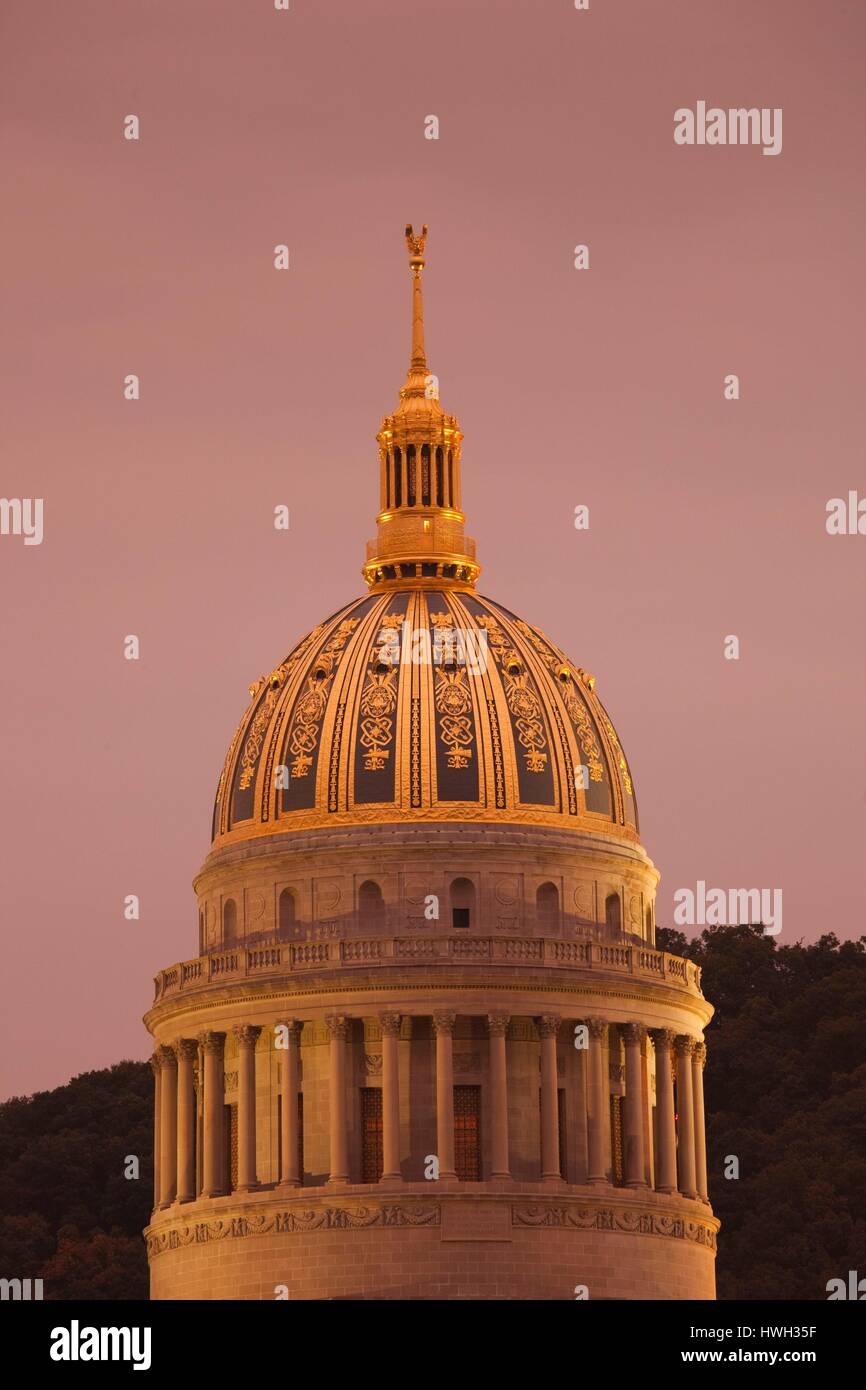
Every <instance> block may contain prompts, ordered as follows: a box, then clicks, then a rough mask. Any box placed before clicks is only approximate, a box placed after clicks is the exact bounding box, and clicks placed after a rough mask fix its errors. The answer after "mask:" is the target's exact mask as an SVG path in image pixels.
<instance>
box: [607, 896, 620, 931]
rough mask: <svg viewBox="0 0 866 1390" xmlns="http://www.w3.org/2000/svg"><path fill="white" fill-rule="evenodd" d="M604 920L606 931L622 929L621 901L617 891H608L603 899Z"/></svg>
mask: <svg viewBox="0 0 866 1390" xmlns="http://www.w3.org/2000/svg"><path fill="white" fill-rule="evenodd" d="M604 920H605V925H606V926H607V929H608V931H611V932H621V931H622V903H621V902H620V900H619V893H608V895H607V897H606V898H605V900H604Z"/></svg>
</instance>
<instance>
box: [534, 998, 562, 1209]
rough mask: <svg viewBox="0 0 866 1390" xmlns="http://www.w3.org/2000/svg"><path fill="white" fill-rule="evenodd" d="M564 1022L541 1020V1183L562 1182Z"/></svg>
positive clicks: (551, 1017) (555, 1018)
mask: <svg viewBox="0 0 866 1390" xmlns="http://www.w3.org/2000/svg"><path fill="white" fill-rule="evenodd" d="M561 1022H562V1020H561V1018H560V1017H559V1015H558V1014H544V1015H543V1016H542V1017H541V1018H540V1019H539V1020H538V1031H539V1034H540V1036H541V1181H542V1182H561V1181H562V1174H561V1173H560V1171H559V1077H558V1075H557V1066H556V1039H557V1036H558V1034H559V1025H560V1023H561Z"/></svg>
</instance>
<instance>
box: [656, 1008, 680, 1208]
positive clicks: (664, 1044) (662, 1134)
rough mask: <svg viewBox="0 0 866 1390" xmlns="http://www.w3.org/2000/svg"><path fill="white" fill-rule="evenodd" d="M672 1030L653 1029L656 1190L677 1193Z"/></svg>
mask: <svg viewBox="0 0 866 1390" xmlns="http://www.w3.org/2000/svg"><path fill="white" fill-rule="evenodd" d="M674 1036H675V1034H674V1032H673V1030H672V1029H671V1028H654V1029H653V1030H652V1040H653V1042H654V1043H655V1050H656V1113H657V1119H658V1143H659V1151H658V1161H657V1167H656V1189H657V1191H659V1192H676V1190H677V1134H676V1122H675V1120H674V1075H673V1066H672V1065H671V1046H672V1045H673V1041H674Z"/></svg>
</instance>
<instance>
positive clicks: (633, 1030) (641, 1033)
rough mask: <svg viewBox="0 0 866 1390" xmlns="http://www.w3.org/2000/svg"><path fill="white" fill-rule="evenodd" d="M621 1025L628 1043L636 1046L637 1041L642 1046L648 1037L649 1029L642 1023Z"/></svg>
mask: <svg viewBox="0 0 866 1390" xmlns="http://www.w3.org/2000/svg"><path fill="white" fill-rule="evenodd" d="M620 1027H621V1028H622V1035H623V1037H624V1038H625V1041H626V1043H629V1044H631V1045H632V1046H634V1045H635V1043H637V1044H638V1046H640V1045H641V1044H642V1043H643V1041H644V1039H645V1038H646V1035H647V1030H646V1027H645V1026H644V1024H642V1023H622V1024H620Z"/></svg>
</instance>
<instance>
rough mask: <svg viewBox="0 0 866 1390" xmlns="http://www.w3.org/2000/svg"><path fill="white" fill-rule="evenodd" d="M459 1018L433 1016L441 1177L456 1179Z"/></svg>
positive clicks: (449, 1014)
mask: <svg viewBox="0 0 866 1390" xmlns="http://www.w3.org/2000/svg"><path fill="white" fill-rule="evenodd" d="M456 1022H457V1015H456V1014H451V1013H436V1014H434V1015H433V1031H434V1033H435V1034H436V1151H437V1157H438V1159H439V1177H440V1180H441V1179H443V1178H445V1179H447V1178H456V1177H457V1173H456V1171H455V1168H454V1056H453V1038H454V1024H455V1023H456Z"/></svg>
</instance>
